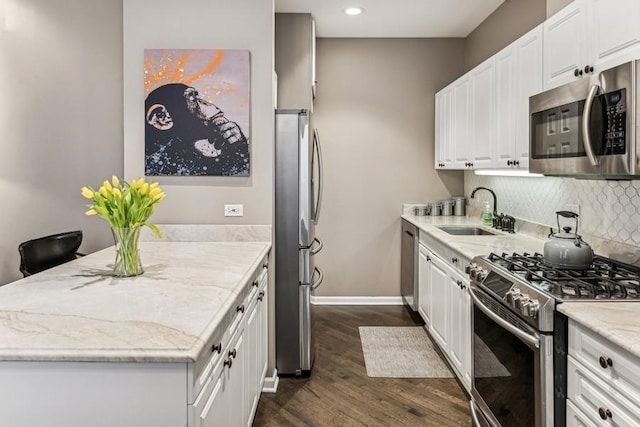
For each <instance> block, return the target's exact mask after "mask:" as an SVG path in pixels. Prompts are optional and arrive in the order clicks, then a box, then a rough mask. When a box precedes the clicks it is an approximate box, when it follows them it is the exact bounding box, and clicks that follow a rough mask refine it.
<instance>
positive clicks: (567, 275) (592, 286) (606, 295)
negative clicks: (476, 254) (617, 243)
mask: <svg viewBox="0 0 640 427" xmlns="http://www.w3.org/2000/svg"><path fill="white" fill-rule="evenodd" d="M487 259H488V260H489V261H490V262H491V263H493V264H496V265H498V266H500V267H502V268H503V269H506V270H507V271H509V272H510V273H511V274H514V275H517V276H520V277H521V278H523V279H524V280H525V281H527V282H528V283H530V284H532V285H533V286H536V287H538V288H540V289H542V290H544V291H546V292H549V293H551V294H552V295H554V296H555V297H556V298H559V299H563V300H571V299H591V300H615V299H631V300H639V301H640V268H638V267H635V266H632V265H629V264H625V263H622V262H619V261H615V260H612V259H609V258H604V257H599V256H596V257H594V260H593V263H592V265H591V267H590V268H588V269H585V270H571V269H567V270H564V269H562V270H561V269H557V268H555V267H552V266H551V265H549V264H546V263H545V262H544V256H543V255H542V254H540V253H537V252H536V253H534V254H529V253H526V252H525V253H523V254H518V253H516V252H514V253H512V254H508V253H506V252H503V253H502V254H500V255H498V254H496V253H491V254H490V255H489V256H488V257H487Z"/></svg>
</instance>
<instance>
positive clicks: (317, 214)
mask: <svg viewBox="0 0 640 427" xmlns="http://www.w3.org/2000/svg"><path fill="white" fill-rule="evenodd" d="M313 143H314V144H315V146H316V150H317V153H318V199H317V200H316V211H315V214H314V218H313V221H314V222H315V223H316V224H317V223H318V219H319V218H320V207H321V205H322V190H323V187H324V183H323V171H322V149H321V148H320V137H319V136H318V129H314V130H313Z"/></svg>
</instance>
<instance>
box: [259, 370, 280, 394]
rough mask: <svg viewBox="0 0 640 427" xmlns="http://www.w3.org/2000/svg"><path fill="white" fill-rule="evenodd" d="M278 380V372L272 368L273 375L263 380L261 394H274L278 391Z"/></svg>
mask: <svg viewBox="0 0 640 427" xmlns="http://www.w3.org/2000/svg"><path fill="white" fill-rule="evenodd" d="M279 381H280V378H278V370H277V369H276V368H273V375H272V376H270V377H266V378H265V379H264V384H263V385H262V392H263V393H275V392H276V391H277V390H278V382H279Z"/></svg>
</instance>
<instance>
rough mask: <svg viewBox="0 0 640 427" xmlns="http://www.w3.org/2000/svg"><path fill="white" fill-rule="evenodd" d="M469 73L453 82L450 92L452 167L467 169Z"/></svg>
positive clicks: (471, 136) (470, 135)
mask: <svg viewBox="0 0 640 427" xmlns="http://www.w3.org/2000/svg"><path fill="white" fill-rule="evenodd" d="M471 95H472V92H471V75H470V74H469V73H467V74H465V75H464V76H462V77H460V78H459V79H458V80H456V81H455V82H454V83H453V92H452V100H451V101H452V109H451V111H452V116H451V117H452V124H451V127H452V135H453V165H452V166H453V168H455V169H469V168H471V166H472V165H471V163H472V156H473V153H472V149H471V148H472V145H471V143H472V141H473V138H474V136H473V134H472V133H471V120H472V117H471V114H472V110H471V99H472V98H471Z"/></svg>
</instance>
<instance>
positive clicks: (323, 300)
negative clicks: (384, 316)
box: [311, 296, 402, 305]
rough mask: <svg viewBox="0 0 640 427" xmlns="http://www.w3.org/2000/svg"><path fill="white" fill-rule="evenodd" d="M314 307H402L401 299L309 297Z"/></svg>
mask: <svg viewBox="0 0 640 427" xmlns="http://www.w3.org/2000/svg"><path fill="white" fill-rule="evenodd" d="M311 304H314V305H402V297H320V296H311Z"/></svg>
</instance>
